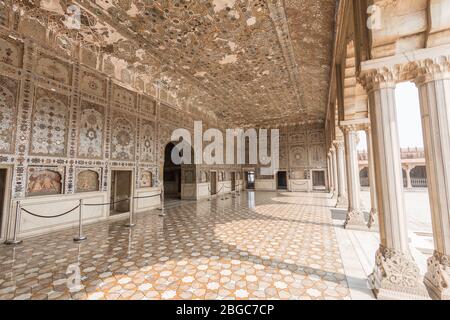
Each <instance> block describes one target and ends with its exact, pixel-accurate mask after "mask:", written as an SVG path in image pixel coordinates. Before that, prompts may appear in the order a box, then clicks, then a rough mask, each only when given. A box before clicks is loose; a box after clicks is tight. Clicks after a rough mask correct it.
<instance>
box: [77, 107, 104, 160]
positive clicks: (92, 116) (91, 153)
mask: <svg viewBox="0 0 450 320" xmlns="http://www.w3.org/2000/svg"><path fill="white" fill-rule="evenodd" d="M79 121H80V122H79V139H78V156H79V157H81V158H88V159H101V158H102V157H103V138H104V126H105V119H104V107H102V106H100V105H96V104H93V103H90V102H87V101H82V103H81V113H80V120H79Z"/></svg>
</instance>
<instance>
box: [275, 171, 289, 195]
mask: <svg viewBox="0 0 450 320" xmlns="http://www.w3.org/2000/svg"><path fill="white" fill-rule="evenodd" d="M277 188H278V189H279V190H287V172H286V171H278V173H277Z"/></svg>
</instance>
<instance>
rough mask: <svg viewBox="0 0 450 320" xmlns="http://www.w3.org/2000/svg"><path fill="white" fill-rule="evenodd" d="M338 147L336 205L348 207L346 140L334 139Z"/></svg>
mask: <svg viewBox="0 0 450 320" xmlns="http://www.w3.org/2000/svg"><path fill="white" fill-rule="evenodd" d="M334 147H335V148H336V168H337V186H338V195H337V203H336V207H342V208H345V207H347V204H348V202H347V201H348V200H347V186H346V183H345V151H344V149H345V146H344V141H338V140H337V141H334Z"/></svg>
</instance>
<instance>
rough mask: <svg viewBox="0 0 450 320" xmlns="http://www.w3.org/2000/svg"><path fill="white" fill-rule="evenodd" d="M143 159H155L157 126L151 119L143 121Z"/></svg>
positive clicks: (145, 160)
mask: <svg viewBox="0 0 450 320" xmlns="http://www.w3.org/2000/svg"><path fill="white" fill-rule="evenodd" d="M140 155H141V161H144V162H152V163H153V162H154V161H155V127H154V123H153V122H150V121H142V129H141V154H140Z"/></svg>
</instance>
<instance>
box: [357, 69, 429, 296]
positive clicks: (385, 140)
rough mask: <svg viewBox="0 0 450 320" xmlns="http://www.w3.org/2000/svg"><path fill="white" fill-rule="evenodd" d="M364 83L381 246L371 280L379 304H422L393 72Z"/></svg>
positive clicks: (422, 289) (367, 76)
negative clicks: (410, 301) (411, 246)
mask: <svg viewBox="0 0 450 320" xmlns="http://www.w3.org/2000/svg"><path fill="white" fill-rule="evenodd" d="M363 84H364V85H365V87H366V90H367V92H368V97H369V108H370V123H371V131H372V141H373V151H374V152H373V157H374V164H375V185H376V189H377V204H378V213H379V222H380V242H381V243H380V248H379V249H378V251H377V252H376V256H375V268H374V272H373V273H372V274H371V275H370V277H369V280H370V283H371V285H372V289H373V291H374V293H375V294H376V296H377V297H378V298H380V299H414V298H420V299H423V298H426V297H427V296H428V295H427V292H426V290H425V286H424V285H423V283H422V278H421V275H420V271H419V268H418V267H417V264H416V262H415V261H414V259H413V257H412V255H411V253H410V250H409V244H408V231H407V221H406V215H405V206H404V198H403V178H402V172H401V160H400V145H399V136H398V124H397V111H396V107H395V85H396V84H395V81H394V79H393V72H392V71H391V70H387V69H381V70H377V71H371V72H369V73H367V74H365V75H364V77H363Z"/></svg>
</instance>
